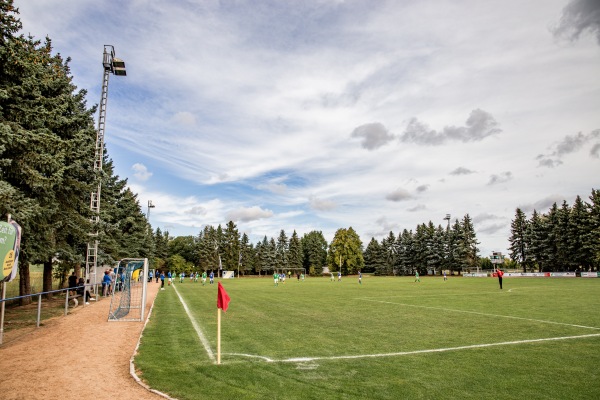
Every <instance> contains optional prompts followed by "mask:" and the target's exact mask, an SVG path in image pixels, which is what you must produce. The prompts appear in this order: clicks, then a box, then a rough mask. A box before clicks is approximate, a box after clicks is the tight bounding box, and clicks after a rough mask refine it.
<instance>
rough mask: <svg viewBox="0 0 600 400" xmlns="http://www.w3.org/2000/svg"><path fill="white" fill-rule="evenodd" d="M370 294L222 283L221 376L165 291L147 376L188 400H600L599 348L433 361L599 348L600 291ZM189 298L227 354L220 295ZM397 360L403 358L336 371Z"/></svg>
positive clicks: (350, 288) (551, 283) (203, 291)
mask: <svg viewBox="0 0 600 400" xmlns="http://www.w3.org/2000/svg"><path fill="white" fill-rule="evenodd" d="M363 281H364V283H363V285H362V286H359V285H358V283H357V279H356V278H354V277H345V278H344V280H343V281H342V282H341V283H338V282H333V283H332V282H330V281H329V279H328V278H309V279H307V280H306V281H305V282H302V283H299V282H297V281H296V280H291V281H288V282H287V283H286V284H285V285H281V284H280V285H279V287H273V282H272V280H271V279H267V278H263V279H240V280H227V281H225V282H223V284H224V286H225V288H226V290H227V292H228V293H229V295H230V297H231V303H230V305H229V310H228V312H227V313H226V314H223V319H222V364H221V365H215V363H214V362H213V361H211V359H210V358H209V356H208V354H207V351H206V350H205V348H204V346H203V345H202V343H201V342H200V340H199V339H198V335H197V334H196V331H195V330H194V328H193V326H192V323H191V322H190V319H189V317H188V316H187V314H186V312H185V310H184V309H183V306H182V304H181V302H180V300H179V298H178V296H177V294H176V292H175V291H174V290H173V288H171V287H166V289H167V290H165V291H161V292H160V293H159V295H158V297H157V299H156V303H155V306H154V310H153V314H152V318H151V320H150V322H149V323H148V326H147V328H146V330H145V331H144V335H143V338H142V342H141V346H140V353H139V355H138V356H137V357H136V360H135V363H136V367H137V369H138V370H139V371H140V375H141V377H142V379H144V380H145V381H146V382H147V383H148V384H149V385H150V386H151V387H153V388H155V389H157V390H160V391H163V392H165V393H169V394H170V395H171V396H174V397H176V398H178V399H196V398H200V397H201V398H203V399H225V398H236V399H263V398H268V399H365V398H368V399H399V398H411V399H412V398H416V399H418V398H427V399H429V398H435V399H440V398H464V399H481V398H490V399H491V398H493V399H522V398H528V399H548V398H555V399H564V398H570V399H597V398H600V385H598V380H599V378H600V373H599V372H598V371H599V370H598V365H600V336H594V337H586V338H577V339H575V338H571V339H565V340H551V341H539V342H523V343H511V344H501V345H495V346H487V347H477V348H468V349H464V348H463V349H454V350H449V351H442V352H430V351H429V350H433V349H449V348H457V347H463V346H473V345H487V344H499V343H506V342H519V341H527V340H536V339H550V338H559V337H568V336H578V335H589V334H597V335H600V313H599V312H598V310H597V307H596V304H597V299H599V298H600V280H596V279H549V278H545V279H535V278H531V279H529V278H518V279H517V278H513V279H508V278H507V279H505V288H504V290H502V291H501V290H499V289H498V284H497V281H496V280H494V279H492V278H450V280H449V281H448V282H443V280H442V278H441V277H440V278H423V279H422V282H421V283H414V278H374V277H365V278H363ZM177 291H178V292H179V294H180V295H181V296H182V298H183V299H184V301H185V302H186V303H187V305H188V307H189V308H190V310H191V314H192V318H193V319H194V320H195V321H196V322H197V323H198V325H199V326H200V327H201V329H202V331H203V333H204V335H205V336H206V338H207V339H208V341H209V343H210V347H211V350H212V351H213V352H215V354H216V342H217V338H216V334H217V326H216V324H217V310H216V291H217V285H216V284H215V285H212V286H209V285H207V286H206V287H202V286H201V284H200V283H195V284H194V283H190V282H185V283H184V284H178V285H177ZM508 317H511V318H508ZM576 325H580V326H576ZM586 327H587V328H586ZM591 328H596V329H591ZM418 351H423V352H420V353H415V352H418ZM389 353H405V354H400V355H388V356H377V357H360V358H336V357H343V356H365V355H374V356H375V355H382V354H389ZM235 354H245V355H253V356H257V357H249V356H241V355H235ZM258 357H267V358H269V359H271V360H276V362H267V361H265V360H264V359H261V358H258ZM310 357H313V358H314V359H306V360H304V361H302V360H300V361H295V362H289V361H288V362H283V360H286V359H290V358H310Z"/></svg>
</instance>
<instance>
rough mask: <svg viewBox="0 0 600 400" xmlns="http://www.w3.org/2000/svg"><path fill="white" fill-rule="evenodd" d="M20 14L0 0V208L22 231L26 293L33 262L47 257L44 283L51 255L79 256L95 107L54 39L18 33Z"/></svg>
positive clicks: (76, 259) (48, 283) (47, 282)
mask: <svg viewBox="0 0 600 400" xmlns="http://www.w3.org/2000/svg"><path fill="white" fill-rule="evenodd" d="M16 14H17V10H16V9H15V8H14V7H13V2H12V1H10V0H2V1H0V20H1V21H2V24H1V25H0V42H1V43H0V44H1V45H0V212H2V214H6V213H10V214H12V216H13V218H14V219H15V220H17V221H18V222H19V224H20V225H21V226H22V228H23V231H24V232H25V234H24V235H23V240H22V242H21V253H20V263H19V264H20V265H19V271H20V294H21V295H26V294H29V293H30V290H31V288H30V284H29V263H30V262H40V263H44V288H45V289H50V288H51V282H52V259H53V257H56V256H60V257H62V259H63V262H71V263H75V264H76V263H80V262H81V257H80V256H78V255H77V253H78V251H80V249H81V244H82V239H81V238H86V235H82V231H85V230H86V229H85V227H86V226H87V216H88V215H87V213H86V212H85V205H86V204H88V201H89V198H88V199H87V200H86V197H87V193H89V190H88V189H89V188H90V183H91V182H90V181H91V179H90V176H92V175H91V174H89V173H87V170H88V169H89V168H90V166H91V165H92V160H93V137H94V136H95V134H94V129H93V119H92V115H93V109H92V110H88V109H86V104H85V94H86V93H85V91H79V92H76V87H75V86H74V85H73V84H72V78H71V76H70V70H69V67H68V63H69V60H68V59H67V60H63V59H62V58H61V56H60V55H55V56H53V55H52V54H51V53H52V45H51V41H50V39H46V41H45V42H44V43H43V44H41V43H40V42H39V41H35V40H33V38H31V37H29V38H25V37H24V36H23V35H20V36H16V35H17V32H18V31H19V30H20V29H21V23H20V21H19V20H18V18H17V16H16ZM91 138H92V141H90V139H91ZM86 233H87V232H86ZM28 302H30V299H29V298H26V299H23V301H22V303H28Z"/></svg>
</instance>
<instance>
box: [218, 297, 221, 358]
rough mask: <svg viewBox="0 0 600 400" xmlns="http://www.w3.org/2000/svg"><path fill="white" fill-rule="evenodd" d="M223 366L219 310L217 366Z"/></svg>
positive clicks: (219, 314)
mask: <svg viewBox="0 0 600 400" xmlns="http://www.w3.org/2000/svg"><path fill="white" fill-rule="evenodd" d="M219 364H221V309H220V308H217V365H219Z"/></svg>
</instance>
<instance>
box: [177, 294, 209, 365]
mask: <svg viewBox="0 0 600 400" xmlns="http://www.w3.org/2000/svg"><path fill="white" fill-rule="evenodd" d="M173 290H175V293H176V294H177V297H179V301H181V305H183V309H184V310H185V313H186V314H187V316H188V318H189V319H190V322H191V323H192V326H193V327H194V330H195V331H196V334H197V335H198V339H200V342H201V343H202V345H203V346H204V349H205V350H206V354H208V358H210V360H211V361H212V362H217V360H216V358H215V353H213V351H212V349H211V348H210V343H208V340H207V339H206V336H204V333H203V332H202V328H200V326H199V325H198V323H197V322H196V320H195V319H194V317H192V314H191V313H190V309H189V308H188V306H187V304H186V303H185V301H183V298H182V297H181V295H180V294H179V292H178V291H177V288H176V287H175V285H173Z"/></svg>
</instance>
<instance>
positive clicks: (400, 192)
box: [385, 188, 412, 201]
mask: <svg viewBox="0 0 600 400" xmlns="http://www.w3.org/2000/svg"><path fill="white" fill-rule="evenodd" d="M385 198H386V199H387V200H390V201H404V200H408V199H411V198H412V196H411V194H410V193H409V192H408V190H406V189H402V188H398V189H396V190H394V191H393V192H391V193H388V194H387V195H386V196H385Z"/></svg>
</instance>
